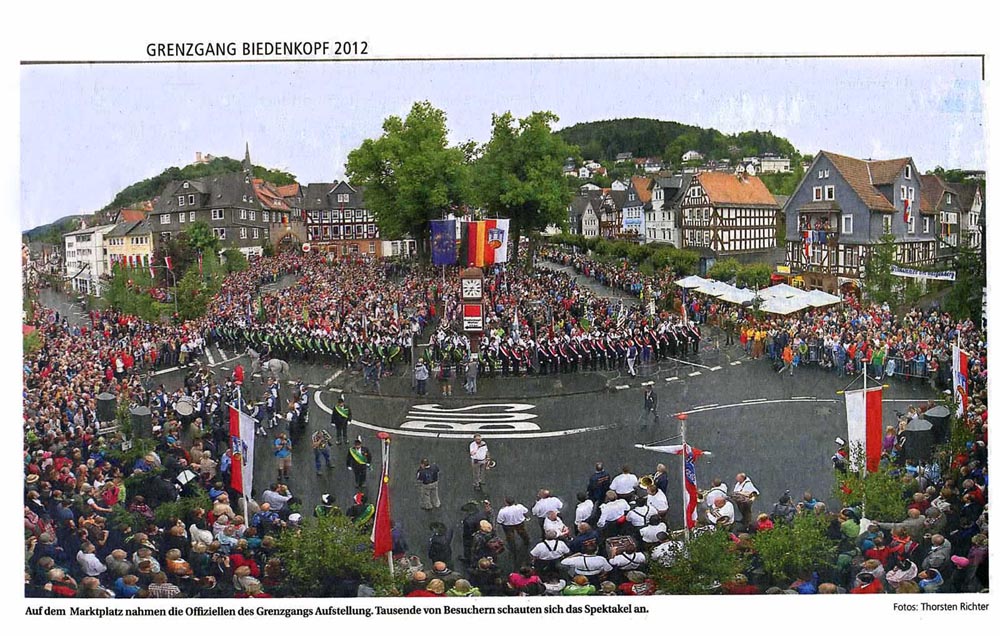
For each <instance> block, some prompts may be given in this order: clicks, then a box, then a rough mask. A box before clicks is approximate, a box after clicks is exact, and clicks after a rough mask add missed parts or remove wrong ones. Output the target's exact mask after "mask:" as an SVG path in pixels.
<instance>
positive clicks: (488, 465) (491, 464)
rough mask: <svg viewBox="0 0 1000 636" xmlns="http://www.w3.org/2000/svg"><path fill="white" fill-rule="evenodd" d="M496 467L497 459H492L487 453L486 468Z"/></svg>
mask: <svg viewBox="0 0 1000 636" xmlns="http://www.w3.org/2000/svg"><path fill="white" fill-rule="evenodd" d="M496 467H497V460H495V459H493V458H492V457H490V456H489V455H487V456H486V470H493V469H494V468H496Z"/></svg>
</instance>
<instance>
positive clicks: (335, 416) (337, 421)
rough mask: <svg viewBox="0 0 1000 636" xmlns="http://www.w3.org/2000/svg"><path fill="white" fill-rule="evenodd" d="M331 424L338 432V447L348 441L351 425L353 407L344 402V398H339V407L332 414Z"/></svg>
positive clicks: (334, 408)
mask: <svg viewBox="0 0 1000 636" xmlns="http://www.w3.org/2000/svg"><path fill="white" fill-rule="evenodd" d="M330 423H331V424H333V426H334V428H335V429H336V430H337V446H340V445H341V444H342V443H344V442H346V441H347V425H348V424H350V423H351V407H349V406H347V404H346V403H345V402H344V396H343V395H341V396H340V397H339V398H337V405H336V406H335V407H333V412H332V413H330Z"/></svg>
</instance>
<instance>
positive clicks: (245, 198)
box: [243, 194, 247, 203]
mask: <svg viewBox="0 0 1000 636" xmlns="http://www.w3.org/2000/svg"><path fill="white" fill-rule="evenodd" d="M246 202H247V195H245V194H244V195H243V203H246Z"/></svg>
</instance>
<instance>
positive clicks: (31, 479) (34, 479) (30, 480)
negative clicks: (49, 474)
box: [25, 473, 38, 484]
mask: <svg viewBox="0 0 1000 636" xmlns="http://www.w3.org/2000/svg"><path fill="white" fill-rule="evenodd" d="M25 481H26V482H28V483H29V484H34V483H37V482H38V475H36V474H35V473H31V474H30V475H28V476H27V477H26V478H25Z"/></svg>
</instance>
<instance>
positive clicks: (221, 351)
mask: <svg viewBox="0 0 1000 636" xmlns="http://www.w3.org/2000/svg"><path fill="white" fill-rule="evenodd" d="M215 348H216V349H218V350H219V357H220V358H226V359H228V358H229V356H228V355H227V354H226V352H225V351H223V350H222V347H220V346H219V345H215Z"/></svg>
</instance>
